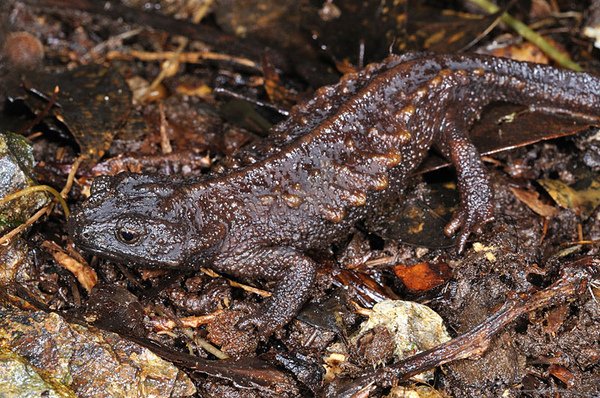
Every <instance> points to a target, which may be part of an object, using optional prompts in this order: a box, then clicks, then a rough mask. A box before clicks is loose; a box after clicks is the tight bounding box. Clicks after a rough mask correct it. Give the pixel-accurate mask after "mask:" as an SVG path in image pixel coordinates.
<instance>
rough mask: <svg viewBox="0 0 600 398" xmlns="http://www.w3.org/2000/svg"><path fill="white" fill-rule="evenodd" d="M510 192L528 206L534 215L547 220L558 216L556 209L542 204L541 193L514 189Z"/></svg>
mask: <svg viewBox="0 0 600 398" xmlns="http://www.w3.org/2000/svg"><path fill="white" fill-rule="evenodd" d="M510 190H511V191H512V193H513V194H514V195H515V197H516V198H517V199H519V200H520V201H521V202H523V203H524V204H525V205H527V207H529V208H530V209H531V210H532V211H533V212H534V213H536V214H539V215H540V216H542V217H546V218H550V217H554V216H555V215H556V208H555V207H554V206H550V205H547V204H545V203H544V202H542V201H541V200H540V194H539V193H537V192H533V191H529V190H527V189H521V188H513V187H510Z"/></svg>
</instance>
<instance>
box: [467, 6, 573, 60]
mask: <svg viewBox="0 0 600 398" xmlns="http://www.w3.org/2000/svg"><path fill="white" fill-rule="evenodd" d="M470 2H471V3H473V4H475V5H477V6H479V7H480V8H481V9H483V10H485V11H486V12H489V13H490V14H493V13H496V12H499V11H500V7H498V6H497V5H495V4H493V3H491V2H489V1H488V0H470ZM500 19H502V22H504V23H506V24H507V25H508V26H510V27H511V28H513V29H514V30H515V32H517V33H518V34H519V35H521V36H523V37H524V38H525V39H526V40H529V41H530V42H531V43H533V44H535V45H536V46H537V47H538V48H539V49H540V50H542V51H543V52H544V53H546V55H547V56H548V57H550V58H552V59H553V60H555V61H556V62H557V63H558V64H559V65H561V66H563V67H565V68H569V69H572V70H574V71H576V72H581V71H582V70H583V68H582V67H581V66H579V64H577V63H575V62H573V60H571V58H570V57H569V56H568V55H567V54H565V53H563V52H561V51H559V50H558V49H557V48H556V47H554V46H553V45H552V44H550V42H548V41H547V40H546V39H544V37H543V36H541V35H540V34H538V33H536V32H535V31H533V30H532V29H531V28H530V27H529V26H527V25H525V24H524V23H523V22H521V21H519V20H518V19H516V18H515V17H513V16H512V15H510V14H509V13H507V12H503V13H502V15H501V16H500Z"/></svg>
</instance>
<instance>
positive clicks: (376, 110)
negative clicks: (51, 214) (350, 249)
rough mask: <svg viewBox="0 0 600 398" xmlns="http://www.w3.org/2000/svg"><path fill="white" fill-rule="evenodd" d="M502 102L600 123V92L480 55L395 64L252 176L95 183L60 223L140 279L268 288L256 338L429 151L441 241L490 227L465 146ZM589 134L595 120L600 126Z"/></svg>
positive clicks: (292, 307) (598, 82)
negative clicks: (149, 270)
mask: <svg viewBox="0 0 600 398" xmlns="http://www.w3.org/2000/svg"><path fill="white" fill-rule="evenodd" d="M492 101H507V102H512V103H519V104H524V105H527V106H530V107H531V108H539V109H546V110H549V109H551V110H555V111H560V112H566V113H570V114H575V113H576V114H584V115H588V116H590V117H593V118H598V117H600V78H599V77H597V76H593V75H590V74H586V73H575V72H571V71H566V70H562V69H557V68H553V67H549V66H543V65H537V64H531V63H524V62H517V61H512V60H508V59H502V58H494V57H488V56H478V55H423V54H406V55H403V56H396V55H392V56H390V57H389V58H387V59H386V60H385V61H383V62H382V63H379V64H373V65H369V66H367V67H366V68H365V69H364V70H362V71H360V72H358V73H352V74H348V75H345V76H344V77H342V79H341V80H340V82H339V83H338V84H336V85H332V86H328V87H323V88H321V89H319V90H318V91H317V92H316V94H315V96H314V98H313V99H311V100H310V101H308V102H306V103H304V104H301V105H298V106H296V107H294V108H293V109H292V110H291V112H290V117H289V118H288V119H287V120H285V121H284V122H282V123H280V124H278V125H277V126H275V127H274V128H273V131H272V133H273V134H272V136H271V141H272V142H276V143H277V145H264V146H262V147H258V148H254V150H253V151H250V152H249V153H255V154H256V153H260V154H262V155H261V158H259V159H257V160H256V161H255V162H254V163H253V164H251V165H248V166H245V167H241V168H239V169H236V170H233V171H230V172H229V173H226V174H224V175H219V176H214V177H213V178H207V179H204V180H182V179H174V178H173V177H168V176H160V175H144V174H128V173H123V174H119V175H116V176H114V177H99V178H97V179H96V180H94V183H93V186H92V194H91V197H90V199H89V200H88V201H87V202H86V203H85V204H84V206H83V208H82V209H81V210H80V211H78V212H76V213H75V214H74V215H73V216H72V217H71V218H70V220H69V230H70V234H71V236H72V237H73V239H74V240H75V242H76V243H77V245H78V246H80V247H81V248H83V249H85V250H88V251H90V252H92V253H95V254H98V255H100V256H103V257H107V258H110V259H113V260H115V261H121V262H130V263H138V264H140V265H142V266H155V267H164V268H187V269H190V268H191V269H196V268H198V267H200V266H205V267H206V266H208V267H210V268H212V269H214V270H216V271H218V272H221V273H225V274H228V275H231V276H234V277H236V278H241V279H244V280H260V281H277V283H278V284H277V286H276V288H275V289H274V292H273V295H272V297H270V298H268V299H266V300H265V302H264V303H263V305H262V307H261V308H260V309H259V311H257V312H256V313H254V314H251V315H249V316H248V317H246V318H245V319H243V320H242V321H241V322H240V324H239V326H240V327H242V328H250V327H255V328H256V330H257V332H258V333H259V334H261V335H262V336H268V335H270V334H271V333H272V332H273V331H274V330H276V329H277V328H279V327H281V326H282V325H284V324H285V323H287V322H289V321H290V320H291V319H292V318H293V317H294V316H295V315H296V313H297V312H298V310H299V309H300V307H301V306H302V304H303V303H304V301H305V300H306V299H307V297H308V295H309V290H310V288H311V286H312V285H313V282H314V280H315V270H316V267H317V264H316V263H315V261H314V260H313V259H311V258H310V257H309V256H308V255H307V254H306V253H307V252H309V251H313V250H319V249H324V248H327V247H328V246H329V245H330V244H331V242H332V241H334V240H336V239H337V238H339V237H341V236H347V234H348V232H349V231H350V230H351V229H352V227H353V225H354V224H355V223H356V222H357V221H359V220H361V219H365V218H366V217H368V216H369V213H370V211H372V210H373V209H374V208H375V207H376V206H377V205H378V204H381V203H382V201H385V200H386V197H387V198H390V197H392V196H397V195H399V194H400V193H401V191H402V189H403V187H404V185H405V182H406V180H407V177H408V176H409V174H410V173H411V172H412V171H414V169H415V168H416V167H417V166H418V165H419V163H420V162H421V161H422V159H423V158H424V156H425V154H426V152H427V150H428V149H429V148H430V147H431V146H432V145H436V146H437V148H439V149H440V150H441V152H442V153H443V154H444V155H445V156H447V157H448V158H449V159H450V160H451V161H452V163H453V164H454V165H455V166H456V170H457V175H458V187H459V191H460V195H461V208H460V210H459V211H458V212H457V213H456V214H455V216H454V217H453V219H452V220H451V221H450V223H449V224H448V225H447V227H446V233H447V234H449V235H451V234H454V233H456V232H458V231H460V233H459V236H458V246H459V249H462V248H463V247H464V246H465V243H466V241H467V238H468V236H469V234H470V233H471V232H473V231H478V230H479V229H480V227H481V226H482V225H483V224H485V223H486V222H488V221H490V220H491V219H492V217H493V211H492V208H493V206H492V199H493V198H492V196H493V195H492V189H491V188H490V183H489V181H488V178H487V177H486V173H485V170H484V167H483V165H482V163H481V160H480V158H479V154H478V153H477V150H476V149H475V147H474V146H473V145H472V143H471V142H470V141H469V138H468V136H467V133H468V131H469V128H470V127H471V125H472V123H473V122H474V121H475V120H476V119H477V118H478V117H479V114H480V112H481V111H482V109H483V107H485V106H486V105H487V104H489V103H490V102H492ZM596 120H597V119H596Z"/></svg>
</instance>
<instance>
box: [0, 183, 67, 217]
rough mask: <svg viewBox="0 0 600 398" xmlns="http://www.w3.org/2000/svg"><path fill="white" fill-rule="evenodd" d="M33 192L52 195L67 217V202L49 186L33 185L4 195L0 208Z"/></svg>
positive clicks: (0, 201) (0, 200)
mask: <svg viewBox="0 0 600 398" xmlns="http://www.w3.org/2000/svg"><path fill="white" fill-rule="evenodd" d="M34 192H48V193H49V194H52V195H53V196H54V197H55V198H56V200H58V203H60V206H61V207H62V208H63V211H64V212H65V216H67V217H69V207H68V206H67V202H65V200H64V199H63V197H62V196H61V194H60V193H59V192H58V191H57V190H56V189H54V188H52V187H51V186H49V185H34V186H31V187H27V188H23V189H21V190H20V191H17V192H14V193H11V194H10V195H6V196H5V197H3V198H2V199H0V206H2V205H3V204H5V203H7V202H10V201H11V200H15V199H17V198H20V197H21V196H26V195H29V194H30V193H34Z"/></svg>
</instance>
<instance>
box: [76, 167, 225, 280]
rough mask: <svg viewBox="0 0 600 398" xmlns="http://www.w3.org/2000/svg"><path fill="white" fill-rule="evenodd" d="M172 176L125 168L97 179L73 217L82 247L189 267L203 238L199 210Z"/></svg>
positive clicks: (116, 256) (202, 246) (119, 258)
mask: <svg viewBox="0 0 600 398" xmlns="http://www.w3.org/2000/svg"><path fill="white" fill-rule="evenodd" d="M176 186H177V185H176V183H174V181H173V178H172V177H166V176H152V175H142V174H130V173H121V174H118V175H116V176H114V177H109V176H101V177H98V178H96V179H95V180H94V182H93V184H92V189H91V195H90V198H89V199H88V201H87V202H85V203H84V204H83V207H82V208H80V209H79V210H77V211H75V212H74V213H73V214H72V215H71V216H70V217H69V220H68V223H67V229H68V231H69V235H70V236H71V237H72V238H73V241H74V242H75V243H76V244H77V246H79V247H80V248H82V249H84V250H86V251H88V252H91V253H94V254H97V255H99V256H101V257H105V258H109V259H112V260H115V261H118V262H130V263H131V262H132V263H139V264H140V265H148V266H154V267H162V268H179V267H182V268H183V267H188V266H189V264H186V263H187V262H188V260H193V258H194V257H196V256H195V255H194V252H197V251H198V250H199V249H200V250H202V249H206V248H207V246H214V244H213V242H204V244H203V242H200V241H199V240H200V239H201V236H202V234H201V233H200V232H199V229H198V227H199V225H198V224H197V223H198V220H199V217H198V216H197V215H196V214H195V213H196V212H197V211H198V210H197V209H196V208H192V207H191V206H189V205H188V203H189V201H186V200H185V199H184V198H182V193H181V192H180V190H178V189H177V188H176Z"/></svg>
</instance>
